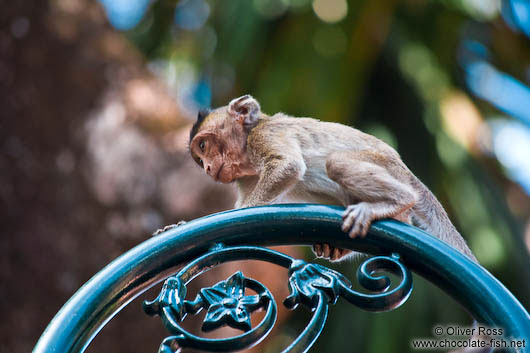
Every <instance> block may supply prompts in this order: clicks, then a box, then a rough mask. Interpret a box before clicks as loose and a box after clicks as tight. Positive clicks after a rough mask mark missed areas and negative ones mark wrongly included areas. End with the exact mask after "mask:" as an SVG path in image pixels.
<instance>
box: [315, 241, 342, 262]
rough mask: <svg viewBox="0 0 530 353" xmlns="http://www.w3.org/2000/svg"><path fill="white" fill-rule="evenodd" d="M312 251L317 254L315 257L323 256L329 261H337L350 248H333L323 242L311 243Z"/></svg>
mask: <svg viewBox="0 0 530 353" xmlns="http://www.w3.org/2000/svg"><path fill="white" fill-rule="evenodd" d="M313 252H314V253H315V254H316V255H317V257H323V258H325V259H329V260H331V261H338V260H340V259H341V258H343V257H344V256H346V255H347V254H349V253H350V252H351V250H348V249H339V248H334V247H333V246H331V245H329V244H327V243H323V244H315V245H313Z"/></svg>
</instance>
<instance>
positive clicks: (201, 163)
mask: <svg viewBox="0 0 530 353" xmlns="http://www.w3.org/2000/svg"><path fill="white" fill-rule="evenodd" d="M198 162H199V165H200V166H201V167H204V163H203V162H202V159H200V158H199V159H198Z"/></svg>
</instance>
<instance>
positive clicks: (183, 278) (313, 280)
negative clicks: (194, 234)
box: [144, 244, 412, 353]
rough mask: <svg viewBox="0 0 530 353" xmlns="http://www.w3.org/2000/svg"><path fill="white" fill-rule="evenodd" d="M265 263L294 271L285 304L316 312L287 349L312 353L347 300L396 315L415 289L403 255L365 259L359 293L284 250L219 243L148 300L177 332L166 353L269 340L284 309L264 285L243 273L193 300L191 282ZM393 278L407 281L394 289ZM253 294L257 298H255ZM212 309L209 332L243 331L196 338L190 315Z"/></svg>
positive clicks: (228, 347)
mask: <svg viewBox="0 0 530 353" xmlns="http://www.w3.org/2000/svg"><path fill="white" fill-rule="evenodd" d="M237 260H262V261H267V262H271V263H275V264H277V265H280V266H282V267H284V268H287V269H288V280H289V291H290V295H289V296H288V297H287V298H285V300H284V301H283V304H284V305H285V306H286V307H287V308H289V309H295V308H296V307H297V306H298V305H300V304H301V305H302V306H304V307H306V308H308V309H309V310H311V311H312V312H313V315H312V317H311V319H310V321H309V323H308V324H307V325H306V327H305V329H304V330H303V331H302V333H301V334H300V335H299V336H298V337H297V338H296V339H295V340H294V341H293V342H292V343H291V344H290V345H289V346H288V347H287V348H286V349H284V351H283V352H306V351H307V350H309V348H310V347H311V346H312V345H313V343H314V342H315V341H316V339H317V338H318V336H319V335H320V333H321V331H322V329H323V328H324V325H325V323H326V319H327V314H328V306H329V305H330V304H335V303H336V302H337V300H338V299H339V298H343V299H345V300H346V301H348V302H349V303H351V304H353V305H355V306H357V307H359V308H361V309H364V310H369V311H388V310H393V309H395V308H397V307H399V306H400V305H401V304H403V303H404V302H405V301H406V300H407V298H408V297H409V295H410V293H411V292H412V275H411V273H410V271H409V270H408V269H407V268H406V267H405V266H404V265H403V264H402V262H401V261H400V258H399V255H397V254H392V255H391V256H376V257H372V258H369V259H367V260H365V261H364V262H363V263H362V264H361V266H360V267H359V269H358V272H357V279H358V281H359V283H360V285H361V286H362V287H364V288H365V289H366V290H367V291H369V293H363V292H359V291H357V290H354V289H353V288H352V283H351V282H350V281H349V280H348V279H347V278H346V277H345V276H344V275H342V274H341V273H339V272H337V271H335V270H333V269H330V268H328V267H326V266H322V265H319V264H314V263H308V262H305V261H303V260H299V259H294V258H292V257H290V256H287V255H285V254H282V253H280V252H277V251H274V250H271V249H267V248H263V247H256V246H234V247H225V246H223V245H219V244H218V245H216V246H214V247H213V248H212V249H210V251H208V252H207V253H206V254H204V255H203V256H201V257H199V258H197V259H196V260H194V261H192V262H191V263H189V264H188V265H187V266H185V267H184V268H183V269H182V270H181V271H179V273H177V274H176V275H175V276H172V277H170V278H168V279H167V280H166V281H165V283H164V285H163V286H162V290H161V292H160V294H159V295H158V297H157V298H156V299H154V300H153V301H145V302H144V310H145V312H146V313H147V314H149V315H152V316H153V315H159V316H160V317H161V318H162V321H163V323H164V325H165V327H166V328H167V329H168V330H169V332H170V333H171V336H168V337H166V338H165V339H164V340H163V341H162V343H161V345H160V348H159V352H161V353H170V352H171V353H172V352H178V351H180V349H181V348H184V347H191V348H195V349H201V350H204V351H215V352H226V351H234V350H240V349H244V348H248V347H251V346H253V345H255V344H257V343H259V342H260V341H261V340H263V339H264V338H265V337H266V336H267V334H268V333H269V332H270V330H271V329H272V327H273V326H274V323H275V322H276V316H277V306H276V302H275V300H274V297H273V296H272V294H271V293H270V291H269V290H268V289H267V288H266V287H265V286H263V285H262V284H261V283H259V282H258V281H256V280H254V279H251V278H247V277H245V276H244V275H243V273H241V272H236V273H234V274H233V275H232V276H230V277H229V278H228V279H226V280H224V281H221V282H219V283H217V284H215V285H214V286H212V287H208V288H202V289H200V290H199V292H198V294H197V296H196V298H195V299H194V300H186V299H185V298H186V294H187V288H186V285H187V284H188V283H189V282H190V281H191V280H192V279H193V278H195V277H197V276H199V275H200V274H201V273H204V272H206V271H208V270H210V269H212V268H213V267H216V266H218V265H220V264H222V263H225V262H228V261H237ZM384 273H392V274H394V275H396V276H397V277H398V278H399V283H397V284H394V285H392V283H391V280H390V277H389V276H388V275H385V274H384ZM247 289H251V290H252V291H254V292H255V293H256V294H253V295H248V294H247V292H246V290H247ZM258 309H262V310H265V312H266V313H265V315H264V317H263V318H262V320H261V322H260V323H259V324H258V325H256V326H255V327H252V326H251V315H252V313H253V312H254V311H256V310H258ZM202 310H206V311H207V312H206V316H205V318H204V321H203V325H202V330H203V331H204V332H208V331H212V330H215V329H217V328H220V327H222V326H229V327H232V328H235V329H238V330H240V331H242V333H241V334H239V335H236V336H233V337H229V338H222V339H209V338H203V337H200V336H197V335H194V334H192V333H190V332H188V331H187V330H185V329H184V328H183V327H182V326H181V325H180V323H181V322H182V321H183V320H185V318H186V316H187V315H188V314H189V315H195V314H198V313H199V312H200V311H202Z"/></svg>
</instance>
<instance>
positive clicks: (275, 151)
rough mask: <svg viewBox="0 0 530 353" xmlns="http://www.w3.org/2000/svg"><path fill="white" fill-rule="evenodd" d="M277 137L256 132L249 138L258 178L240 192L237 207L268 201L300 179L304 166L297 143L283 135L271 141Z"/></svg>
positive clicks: (263, 203) (264, 203)
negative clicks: (280, 141)
mask: <svg viewBox="0 0 530 353" xmlns="http://www.w3.org/2000/svg"><path fill="white" fill-rule="evenodd" d="M276 137H277V136H271V134H267V135H262V134H259V133H258V134H254V135H252V137H251V138H249V141H250V142H251V143H249V151H250V153H251V155H252V159H253V160H254V163H255V165H259V166H260V167H259V169H260V170H259V177H258V181H257V183H256V185H255V186H254V187H253V188H251V189H249V190H247V191H246V192H242V193H241V194H240V198H239V200H238V202H237V203H236V207H238V206H239V207H252V206H260V205H267V204H271V203H272V202H274V200H276V199H277V198H278V197H279V196H281V195H282V194H285V193H287V192H289V190H291V188H292V187H293V186H294V185H295V184H296V183H297V182H298V181H300V180H301V179H302V178H303V176H304V174H305V171H306V165H305V162H304V158H303V156H302V153H301V152H300V148H299V146H298V144H297V143H296V141H294V140H288V139H285V138H284V139H283V141H282V143H274V141H275V138H276ZM278 146H282V148H281V149H280V148H278Z"/></svg>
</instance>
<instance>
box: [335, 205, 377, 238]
mask: <svg viewBox="0 0 530 353" xmlns="http://www.w3.org/2000/svg"><path fill="white" fill-rule="evenodd" d="M376 219H377V217H376V215H375V214H374V212H373V207H372V205H371V204H369V203H368V202H360V203H358V204H355V205H350V206H348V207H347V208H346V210H345V211H344V212H343V213H342V220H343V222H342V231H343V232H346V233H348V234H349V236H350V238H355V237H356V236H358V235H359V236H361V237H364V236H366V233H368V229H370V225H371V224H372V222H373V221H374V220H376Z"/></svg>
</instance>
